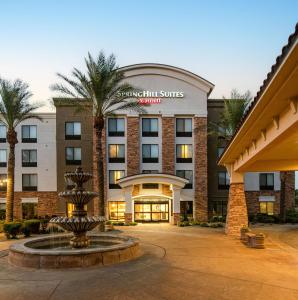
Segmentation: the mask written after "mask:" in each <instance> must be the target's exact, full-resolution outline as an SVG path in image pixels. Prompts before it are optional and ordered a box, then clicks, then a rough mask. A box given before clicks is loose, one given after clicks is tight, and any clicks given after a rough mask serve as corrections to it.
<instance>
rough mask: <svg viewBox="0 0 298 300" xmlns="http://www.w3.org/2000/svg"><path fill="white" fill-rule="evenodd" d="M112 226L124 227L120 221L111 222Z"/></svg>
mask: <svg viewBox="0 0 298 300" xmlns="http://www.w3.org/2000/svg"><path fill="white" fill-rule="evenodd" d="M113 225H115V226H124V225H125V223H124V222H121V221H116V222H113Z"/></svg>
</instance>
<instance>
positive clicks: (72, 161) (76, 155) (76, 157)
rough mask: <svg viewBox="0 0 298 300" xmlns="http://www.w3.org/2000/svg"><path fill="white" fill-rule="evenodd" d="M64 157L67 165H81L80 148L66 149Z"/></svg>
mask: <svg viewBox="0 0 298 300" xmlns="http://www.w3.org/2000/svg"><path fill="white" fill-rule="evenodd" d="M65 157H66V164H67V165H80V164H81V163H82V158H81V148H75V147H66V148H65Z"/></svg>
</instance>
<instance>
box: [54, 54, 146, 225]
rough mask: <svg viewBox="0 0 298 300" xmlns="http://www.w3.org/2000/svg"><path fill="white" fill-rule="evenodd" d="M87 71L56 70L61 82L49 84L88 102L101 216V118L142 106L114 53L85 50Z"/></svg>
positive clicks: (102, 130)
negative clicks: (90, 107)
mask: <svg viewBox="0 0 298 300" xmlns="http://www.w3.org/2000/svg"><path fill="white" fill-rule="evenodd" d="M85 65H86V68H87V72H86V73H84V72H82V71H80V70H78V69H77V68H74V69H73V71H72V73H71V74H72V77H66V76H64V75H62V74H60V73H58V74H57V75H58V77H59V78H60V79H62V80H63V81H64V82H63V83H57V84H54V85H52V86H51V89H52V90H53V91H56V92H59V93H60V94H62V95H63V96H64V97H67V98H70V100H71V101H73V100H74V99H78V100H79V101H75V102H76V104H77V106H78V108H79V109H88V106H87V105H84V101H82V99H85V100H89V101H90V102H91V103H92V105H91V106H92V110H93V127H94V130H95V143H96V153H95V154H96V155H95V157H96V158H95V160H96V165H97V177H98V186H97V189H98V201H99V203H98V204H99V215H100V216H105V195H104V166H103V145H102V136H103V132H104V128H105V120H106V118H107V117H108V116H112V115H113V114H115V112H116V111H121V110H122V111H123V110H130V111H135V112H138V113H145V112H146V111H145V109H144V107H142V106H140V104H139V103H138V101H137V100H136V99H135V98H134V97H133V96H132V95H133V93H134V92H135V91H136V90H137V89H136V88H135V87H133V86H131V85H130V84H128V83H125V82H124V81H123V80H124V79H125V76H124V72H123V71H122V70H121V69H119V68H118V66H117V64H116V59H115V56H114V55H113V54H112V55H110V56H108V57H106V56H105V54H104V53H103V52H102V51H101V52H100V53H99V55H98V56H97V57H96V58H93V57H92V56H91V54H90V53H88V56H87V58H85ZM100 231H104V223H101V224H100Z"/></svg>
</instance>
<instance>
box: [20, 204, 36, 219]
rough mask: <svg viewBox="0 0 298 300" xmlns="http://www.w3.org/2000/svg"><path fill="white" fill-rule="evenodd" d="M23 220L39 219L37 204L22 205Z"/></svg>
mask: <svg viewBox="0 0 298 300" xmlns="http://www.w3.org/2000/svg"><path fill="white" fill-rule="evenodd" d="M22 215H23V220H30V219H37V203H31V202H29V203H22Z"/></svg>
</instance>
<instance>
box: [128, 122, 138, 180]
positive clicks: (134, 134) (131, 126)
mask: <svg viewBox="0 0 298 300" xmlns="http://www.w3.org/2000/svg"><path fill="white" fill-rule="evenodd" d="M139 122H140V120H139V117H130V116H128V117H127V164H126V165H127V176H131V175H136V174H139V173H140V124H139Z"/></svg>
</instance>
